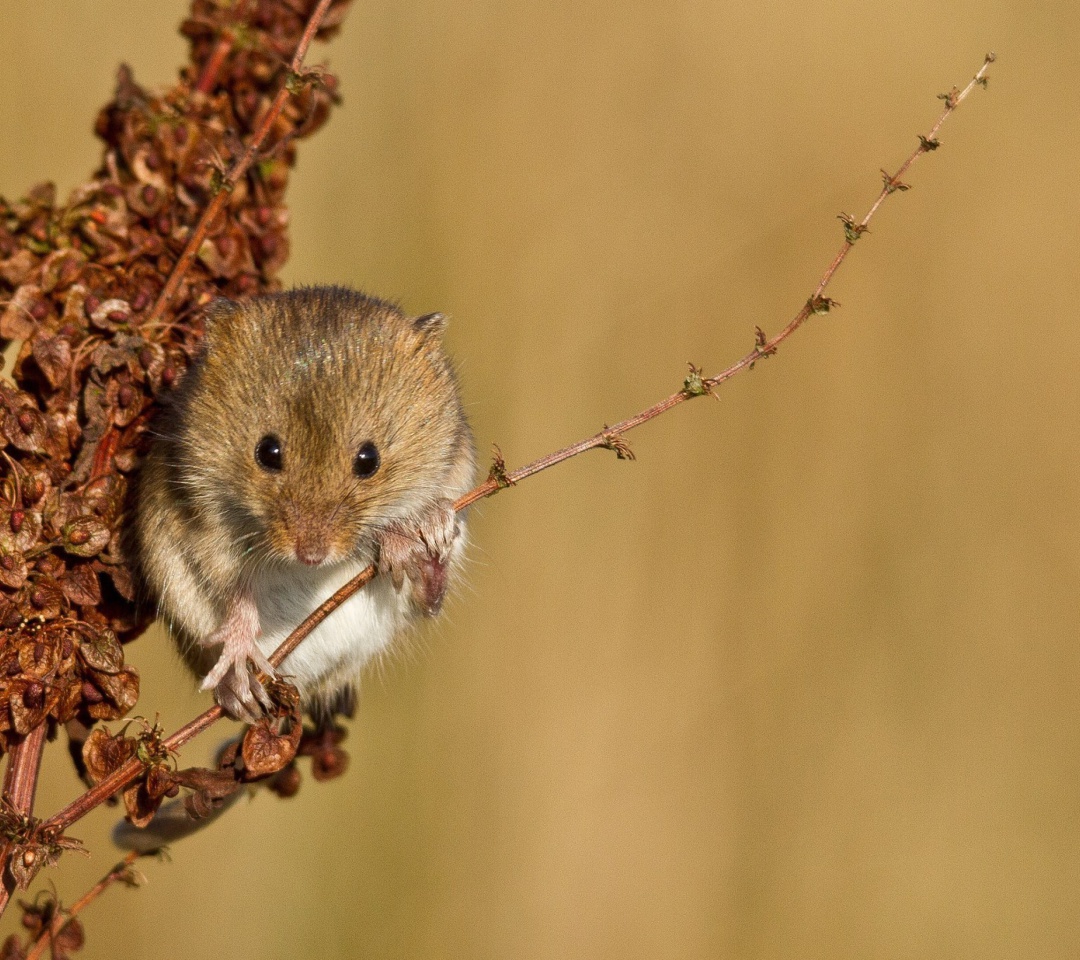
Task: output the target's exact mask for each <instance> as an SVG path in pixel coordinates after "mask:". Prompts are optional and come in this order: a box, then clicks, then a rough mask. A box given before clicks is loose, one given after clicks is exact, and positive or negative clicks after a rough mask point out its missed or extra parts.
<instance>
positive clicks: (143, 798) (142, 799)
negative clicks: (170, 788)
mask: <svg viewBox="0 0 1080 960" xmlns="http://www.w3.org/2000/svg"><path fill="white" fill-rule="evenodd" d="M160 806H161V797H152V796H150V794H149V792H148V791H147V789H146V782H145V781H144V780H136V781H135V782H134V783H133V784H131V785H130V786H128V787H126V788H125V789H124V809H125V810H126V811H127V818H128V820H130V821H131V822H132V823H133V824H134V825H135V826H136V827H145V826H146V825H147V824H148V823H149V822H150V821H151V820H153V819H154V814H155V813H157V809H158V807H160Z"/></svg>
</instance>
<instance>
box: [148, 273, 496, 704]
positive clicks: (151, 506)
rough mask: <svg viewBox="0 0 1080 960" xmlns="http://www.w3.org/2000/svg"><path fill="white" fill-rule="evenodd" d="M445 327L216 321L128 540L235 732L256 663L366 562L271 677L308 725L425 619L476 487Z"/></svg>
mask: <svg viewBox="0 0 1080 960" xmlns="http://www.w3.org/2000/svg"><path fill="white" fill-rule="evenodd" d="M445 325H446V321H445V318H444V317H443V316H442V315H441V314H430V315H428V316H423V317H418V318H411V317H407V316H405V314H403V313H402V312H401V311H400V310H399V309H398V308H397V307H395V306H393V305H391V304H389V303H385V302H383V301H381V300H377V299H375V298H373V297H368V296H364V295H363V294H360V293H356V292H354V291H351V290H346V289H342V288H338V287H312V288H308V289H301V290H293V291H291V292H288V293H279V294H271V295H267V296H261V297H257V298H254V299H252V300H247V301H244V302H238V303H233V302H229V301H217V302H215V303H214V304H213V305H212V306H211V308H210V310H209V314H208V316H207V319H206V334H205V338H204V343H203V348H202V353H201V355H200V356H199V358H198V359H197V360H196V361H195V363H194V364H193V365H192V367H191V369H190V370H189V371H188V373H187V375H186V376H185V377H184V380H183V382H182V383H181V385H180V386H179V387H178V388H177V392H176V395H175V397H174V402H173V403H172V405H171V408H170V409H169V410H168V411H166V412H165V413H164V414H163V415H162V419H161V423H160V425H156V427H157V430H158V439H157V440H156V441H155V443H154V445H153V447H152V448H151V450H150V452H149V454H148V456H147V459H146V462H145V464H144V466H143V469H142V476H141V480H140V487H139V499H138V507H137V518H136V524H135V529H136V540H137V552H138V555H139V562H140V568H141V571H142V575H143V579H144V581H145V585H146V586H147V587H148V588H149V591H150V592H151V593H152V594H153V595H154V597H155V598H156V600H157V602H158V605H159V611H160V614H161V616H162V617H163V618H164V619H165V621H166V624H167V625H168V628H169V630H170V633H171V634H172V635H173V637H174V638H175V640H176V642H177V644H178V646H179V648H180V650H181V652H182V654H183V655H184V658H185V660H186V661H187V663H188V665H189V666H190V667H191V669H192V670H193V671H194V672H195V673H196V674H198V675H199V676H200V677H203V678H204V679H203V682H202V687H203V689H213V691H214V695H215V697H216V699H217V701H218V703H219V704H221V706H222V707H223V708H224V709H225V711H226V712H227V713H229V714H230V715H232V716H234V717H237V718H240V719H249V720H250V719H253V718H255V717H257V716H258V715H259V714H260V713H261V712H262V708H263V707H264V706H268V705H269V698H268V696H267V694H266V691H265V690H264V689H263V687H262V685H261V684H260V682H259V680H258V679H257V677H256V674H257V673H258V672H259V671H262V672H264V673H266V674H268V675H271V676H272V675H274V673H275V671H274V670H273V668H272V667H271V666H270V663H269V661H268V660H267V655H268V654H270V653H271V652H273V650H274V649H275V648H276V647H277V646H278V645H279V644H280V643H281V641H282V640H284V639H285V637H286V636H288V635H289V633H291V632H292V630H293V629H295V628H296V627H297V626H298V625H299V624H300V622H301V621H302V620H303V619H304V618H305V617H306V616H307V615H308V614H309V613H311V612H312V610H314V609H315V608H316V607H317V606H318V605H319V604H320V603H321V602H322V601H323V600H325V599H326V598H327V597H329V596H330V595H331V594H332V593H333V592H334V591H336V590H337V589H338V588H339V587H341V586H343V585H344V584H345V583H346V582H347V581H348V580H350V579H352V578H353V577H354V576H355V575H356V574H357V573H359V572H360V571H361V570H362V569H363V568H364V567H366V566H368V564H370V563H373V562H375V563H377V564H378V569H379V574H378V575H377V576H376V577H375V579H374V580H373V581H372V582H371V583H369V584H368V585H367V586H366V587H365V588H364V589H363V590H361V591H360V592H359V593H357V594H356V595H354V596H353V597H352V598H350V599H349V600H348V602H346V603H345V604H343V605H342V606H341V607H340V608H338V609H337V610H336V611H334V612H333V613H332V614H330V616H329V617H327V619H326V620H325V621H323V622H322V623H321V624H320V625H319V626H318V627H316V628H315V630H314V631H313V632H312V633H311V634H310V635H309V636H308V637H306V638H305V639H304V641H303V642H302V643H301V644H300V646H299V647H298V648H297V649H296V650H295V651H294V652H293V653H292V654H291V655H290V656H289V657H288V658H287V659H286V660H285V662H284V663H283V664H282V665H281V668H280V670H281V673H282V674H283V675H284V676H286V677H288V678H289V679H290V680H291V681H292V682H293V683H295V684H296V686H297V688H298V689H299V691H300V695H301V702H302V704H303V706H304V707H305V709H308V710H314V711H318V710H319V709H320V708H322V707H325V706H326V705H327V704H330V703H332V702H333V701H334V700H335V698H336V697H337V696H338V695H339V694H340V693H342V692H344V691H347V690H348V689H350V688H351V686H352V685H353V684H354V683H355V681H356V680H357V679H358V676H359V673H360V669H361V667H362V666H363V665H364V663H365V662H366V661H367V660H368V659H370V658H371V657H372V656H374V655H375V654H377V653H379V652H380V651H381V650H383V649H384V648H385V647H386V646H387V645H388V644H389V643H390V641H391V640H392V639H393V637H394V636H395V635H396V634H398V633H399V632H400V631H401V630H402V628H404V627H405V626H406V625H407V624H408V623H409V622H410V621H412V620H414V619H416V618H417V617H419V616H425V615H427V616H432V615H434V614H435V613H437V612H438V610H439V607H440V605H441V603H442V600H443V596H444V594H445V592H446V589H447V586H448V583H449V581H451V580H452V579H453V576H454V572H455V569H456V566H457V564H458V561H459V560H460V556H461V553H462V548H463V539H464V528H463V525H462V522H461V521H460V520H459V519H458V518H457V517H456V516H455V514H454V511H453V509H452V507H451V502H452V501H453V500H454V499H455V498H456V497H458V496H460V495H461V494H462V493H464V492H465V491H466V490H468V489H469V488H470V487H471V486H472V483H473V476H474V473H475V469H476V462H475V454H474V449H473V441H472V435H471V433H470V431H469V426H468V424H467V423H466V420H465V415H464V413H463V411H462V406H461V400H460V397H459V395H458V386H457V381H456V379H455V376H454V371H453V369H452V367H451V365H450V362H449V360H448V359H447V357H446V355H445V353H444V352H443V347H442V337H443V331H444V329H445Z"/></svg>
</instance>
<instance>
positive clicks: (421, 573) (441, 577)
mask: <svg viewBox="0 0 1080 960" xmlns="http://www.w3.org/2000/svg"><path fill="white" fill-rule="evenodd" d="M460 530H461V527H460V525H459V523H458V519H457V514H456V513H455V512H454V505H453V503H452V502H451V501H450V500H438V501H436V502H435V503H434V504H433V505H432V506H431V507H430V508H429V509H428V510H427V511H425V512H424V513H423V514H421V515H420V516H419V517H417V518H415V519H410V520H397V521H394V523H392V524H390V525H389V526H388V527H387V528H386V529H385V530H383V532H382V534H381V535H380V537H379V572H380V573H385V574H387V575H389V577H390V579H391V581H393V584H394V586H395V587H396V588H397V589H398V590H401V589H402V587H403V586H404V583H405V580H406V578H408V581H409V586H410V589H411V591H412V599H413V602H414V603H415V604H416V605H417V606H418V607H419V608H420V610H421V611H422V612H423V613H425V614H426V615H427V616H429V617H433V616H435V615H436V614H437V613H438V612H439V610H440V609H441V608H442V602H443V598H444V597H445V596H446V587H447V567H448V566H449V563H450V554H451V551H452V549H453V547H454V542H455V541H456V540H457V537H458V535H459V533H460Z"/></svg>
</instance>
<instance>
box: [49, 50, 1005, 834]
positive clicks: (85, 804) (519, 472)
mask: <svg viewBox="0 0 1080 960" xmlns="http://www.w3.org/2000/svg"><path fill="white" fill-rule="evenodd" d="M993 62H994V55H993V54H987V56H986V60H985V62H984V63H983V65H982V68H981V69H980V70H979V72H978V73H977V74H976V75H975V77H974V78H973V79H972V81H971V83H969V84H968V85H967V86H966V87H965V88H964V89H963V90H962V91H956V90H953V91H952V92H950V93H949V94H946V95H945V103H946V105H945V109H944V111H942V114H941V116H940V117H938V119H937V122H936V123H935V124H934V125H933V127H932V128H931V130H930V135H929V136H928V137H920V139H919V147H918V149H916V150H915V151H914V152H913V153H912V154H911V155H910V156H909V157H908V158H907V160H905V161H904V163H903V164H902V165H901V167H900V169H899V170H898V171H897V173H896V174H895V175H893V176H891V177H890V176H888V175H886V178H885V185H884V186H883V188H882V191H881V194H880V195H879V196H878V198H877V200H876V201H874V204H873V206H871V208H870V210H869V211H868V212H867V214H866V216H865V217H863V219H862V220H861V221H859V223H857V224H856V223H854V221H851V219H850V218H843V219H844V223H845V228H846V229H845V241H844V244H843V246H841V248H840V251H839V253H837V255H836V256H835V257H834V258H833V261H832V262H831V263H830V264H829V266H828V268H827V269H826V270H825V272H824V274H822V277H821V280H820V281H819V282H818V285H817V287H816V288H815V289H814V293H813V295H812V296H811V297H810V299H809V300H807V302H806V304H805V305H804V306H803V308H802V309H801V310H800V311H799V312H798V313H797V314H796V315H795V317H794V318H793V319H792V320H791V321H790V322H789V323H788V325H787V326H786V327H784V329H783V330H781V331H780V332H779V333H778V334H776V336H774V337H772V338H771V339H769V338H766V337H765V336H764V334H762V333H761V332H760V331H759V332H758V336H757V338H756V341H755V345H754V349H753V350H752V351H751V352H750V353H748V354H746V356H744V357H743V358H742V359H740V360H738V361H736V362H735V363H733V364H732V365H731V366H730V367H728V368H727V369H725V370H722V371H721V372H720V373H718V374H716V375H715V376H713V377H708V378H703V377H701V376H700V372H699V371H697V370H696V369H695V368H693V367H692V368H691V371H690V374H691V375H690V376H689V377H687V379H686V381H685V383H684V385H683V389H682V390H680V391H679V392H678V393H674V394H672V395H671V396H670V397H667V398H666V399H664V400H661V401H660V402H659V403H657V404H654V405H653V406H651V407H649V408H648V409H647V410H643V411H641V412H640V413H638V414H635V415H634V416H632V417H628V418H627V419H626V420H623V421H621V422H620V423H617V424H615V425H614V426H612V427H605V428H604V429H603V430H602V431H600V433H597V434H595V435H594V436H592V437H588V438H586V439H585V440H580V441H578V442H577V443H574V444H571V445H570V446H568V447H564V448H563V449H562V450H558V451H556V452H555V453H549V454H548V455H547V456H544V457H541V458H540V459H539V460H534V461H533V462H532V463H529V464H526V465H525V466H523V467H518V469H516V470H512V471H507V470H506V469H505V468H504V467H503V466H502V464H501V458H499V460H498V463H497V464H496V467H497V469H495V468H493V469H492V474H491V476H490V477H489V478H488V479H487V480H486V481H485V482H484V483H482V484H480V485H479V486H477V487H476V488H475V489H473V490H470V491H469V492H468V493H466V494H464V495H462V496H460V497H458V499H457V500H455V501H454V509H455V510H463V509H464V508H465V507H467V506H468V505H469V504H471V503H475V502H476V501H477V500H481V499H483V498H484V497H489V496H491V495H492V494H495V493H497V492H498V491H499V490H501V489H503V488H505V487H509V486H513V485H515V484H517V483H518V482H519V481H521V480H524V479H526V478H527V477H531V476H533V475H534V474H537V473H540V471H542V470H547V469H548V468H549V467H553V466H555V465H556V464H558V463H562V462H563V461H564V460H569V459H570V458H571V457H575V456H577V455H578V454H581V453H584V452H585V451H586V450H593V449H595V448H597V447H603V448H607V449H615V450H616V452H619V451H620V450H623V451H625V449H626V448H625V446H624V445H623V444H622V441H621V437H622V434H624V433H626V432H627V431H628V430H632V429H633V428H634V427H638V426H640V425H641V424H643V423H647V422H648V421H649V420H653V419H655V418H656V417H658V416H660V414H662V413H665V412H666V411H668V410H670V409H671V408H672V407H675V406H678V405H679V404H680V403H683V402H684V401H686V400H690V399H693V398H694V397H697V396H704V395H706V394H710V393H711V392H712V391H713V390H714V389H715V388H716V387H718V386H719V385H720V384H722V383H724V382H725V381H727V380H730V379H731V378H732V377H733V376H735V374H737V373H738V372H739V371H740V370H745V369H747V368H749V367H752V366H753V365H754V364H755V363H756V362H757V361H759V360H762V359H764V358H765V357H768V356H771V355H772V354H773V353H775V352H776V348H777V347H778V346H779V345H780V344H781V343H782V342H783V341H784V340H786V339H787V338H788V337H790V336H791V334H793V333H794V332H795V331H796V330H797V329H798V328H799V327H800V326H802V324H803V323H804V322H805V321H806V320H807V319H808V318H809V317H810V316H811V314H814V313H824V312H826V311H827V310H828V309H829V307H830V306H835V304H834V303H833V302H832V301H830V300H828V299H827V298H826V297H824V296H822V294H823V293H824V291H825V289H826V287H827V286H828V285H829V281H830V280H832V278H833V275H834V274H835V273H836V271H837V269H838V268H839V267H840V264H842V263H843V262H844V260H845V259H846V257H847V255H848V253H849V252H850V251H851V248H852V246H854V244H855V241H856V240H857V239H858V237H859V235H861V234H862V233H865V232H866V228H867V225H868V224H869V223H870V221H871V219H872V218H873V216H874V214H875V213H876V212H877V210H878V208H879V207H880V206H881V204H882V203H883V202H884V201H885V198H886V197H887V196H889V195H890V194H892V193H895V192H896V191H897V190H901V189H906V186H905V185H903V184H901V182H900V179H899V178H900V175H901V174H903V173H904V172H906V171H907V170H908V168H909V167H910V166H911V165H912V164H913V163H914V162H915V160H916V159H918V157H919V156H920V155H921V154H923V153H927V152H928V151H930V150H933V149H936V147H937V141H936V140H934V137H935V135H936V134H937V132H938V130H939V129H940V128H941V125H942V124H943V123H944V122H945V120H946V119H947V118H948V117H949V115H950V114H951V113H952V112H953V111H954V110H955V109H956V108H957V107H958V106H959V105H960V103H961V102H962V101H963V100H964V99H966V97H967V96H968V94H969V93H970V92H971V91H972V90H973V89H974V88H975V86H976V85H985V82H986V81H985V75H986V71H987V68H988V67H989V66H990V64H991V63H993ZM625 455H626V454H625V453H624V456H625ZM375 572H376V571H375V567H374V566H373V565H372V566H368V567H366V568H365V569H364V570H362V571H361V572H360V573H359V574H357V576H356V577H354V578H353V579H352V580H350V581H349V582H348V583H347V584H345V585H344V586H343V587H342V588H341V589H340V590H338V591H337V593H335V594H334V595H333V596H331V597H330V598H329V599H328V600H326V601H324V602H323V603H322V604H321V605H320V606H319V607H318V608H316V610H315V611H314V612H312V613H311V615H310V616H308V618H307V619H306V620H304V622H303V623H302V624H300V626H299V627H297V628H296V629H295V630H294V631H293V632H292V633H291V634H290V635H289V636H288V637H287V638H286V639H285V640H284V641H283V642H282V643H281V645H280V646H279V647H278V648H277V649H276V650H275V651H274V653H273V654H272V655H271V657H270V662H271V663H272V664H273V665H274V666H275V667H277V666H280V665H281V664H282V662H283V661H284V660H285V658H286V657H288V656H289V654H290V653H292V652H293V651H294V650H295V649H296V648H297V647H298V646H299V645H300V643H301V642H302V641H303V640H304V638H305V637H307V635H308V634H309V633H311V631H312V630H314V629H315V627H317V626H318V625H319V624H320V623H321V622H322V621H323V620H325V619H326V618H327V617H328V616H329V615H330V614H331V613H333V611H334V610H336V609H337V608H338V607H340V606H341V604H343V603H344V602H345V601H346V600H348V599H349V597H351V596H352V595H353V594H354V593H356V592H357V591H358V590H360V589H361V588H362V587H363V586H365V585H366V584H367V583H368V582H369V581H370V580H372V579H373V578H374V576H375ZM221 716H222V710H221V708H220V707H216V706H215V707H212V708H211V709H209V710H207V711H206V712H205V713H203V714H201V715H200V716H198V717H196V718H195V719H194V720H192V721H191V722H190V723H188V724H187V725H186V726H184V727H182V728H181V729H180V730H178V731H177V732H176V733H174V734H173V735H172V736H171V737H169V738H168V740H166V741H165V744H166V746H167V747H168V748H169V749H170V750H172V749H177V748H179V747H180V746H182V745H183V744H185V743H187V741H188V740H190V739H191V738H192V737H194V736H195V735H196V734H197V733H200V732H202V731H203V730H205V729H206V728H207V727H209V726H210V725H211V724H213V723H215V722H216V721H217V720H218V719H220V718H221ZM142 770H143V767H142V764H141V763H139V761H137V760H129V761H128V762H127V763H126V764H124V765H123V766H122V767H120V768H119V769H117V770H116V771H115V772H114V773H113V774H111V775H110V776H109V777H107V778H106V779H104V780H102V781H101V783H99V784H98V785H97V786H95V787H94V788H92V789H91V790H89V791H88V792H87V793H85V794H83V796H81V797H79V798H78V799H76V800H75V801H73V802H72V803H71V804H69V805H68V806H67V807H65V808H64V809H63V810H61V811H60V812H59V813H57V814H56V815H55V816H53V817H51V818H50V819H49V820H48V821H47V824H46V825H47V826H49V827H54V828H56V829H59V830H64V829H66V828H67V827H69V826H70V825H71V824H72V823H74V822H75V821H76V820H78V819H80V818H81V817H82V816H84V815H85V814H86V813H87V812H89V811H90V810H91V809H93V808H94V807H96V806H97V805H98V804H100V803H102V802H103V801H104V800H105V799H107V798H108V797H109V796H111V795H112V794H113V793H115V792H116V791H118V790H121V789H123V788H124V787H126V786H127V785H128V784H130V783H132V782H134V781H135V780H136V779H138V777H139V775H140V774H141V772H142Z"/></svg>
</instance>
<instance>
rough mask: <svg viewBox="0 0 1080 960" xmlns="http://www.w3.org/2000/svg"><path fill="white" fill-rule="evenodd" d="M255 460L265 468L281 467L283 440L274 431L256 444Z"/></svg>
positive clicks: (274, 468)
mask: <svg viewBox="0 0 1080 960" xmlns="http://www.w3.org/2000/svg"><path fill="white" fill-rule="evenodd" d="M255 462H256V463H257V464H258V465H259V466H260V467H262V468H263V469H264V470H280V469H281V441H280V440H279V439H278V438H277V437H275V436H274V435H273V434H272V433H268V434H267V435H266V436H265V437H263V438H262V439H261V440H260V441H259V442H258V443H257V444H255Z"/></svg>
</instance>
